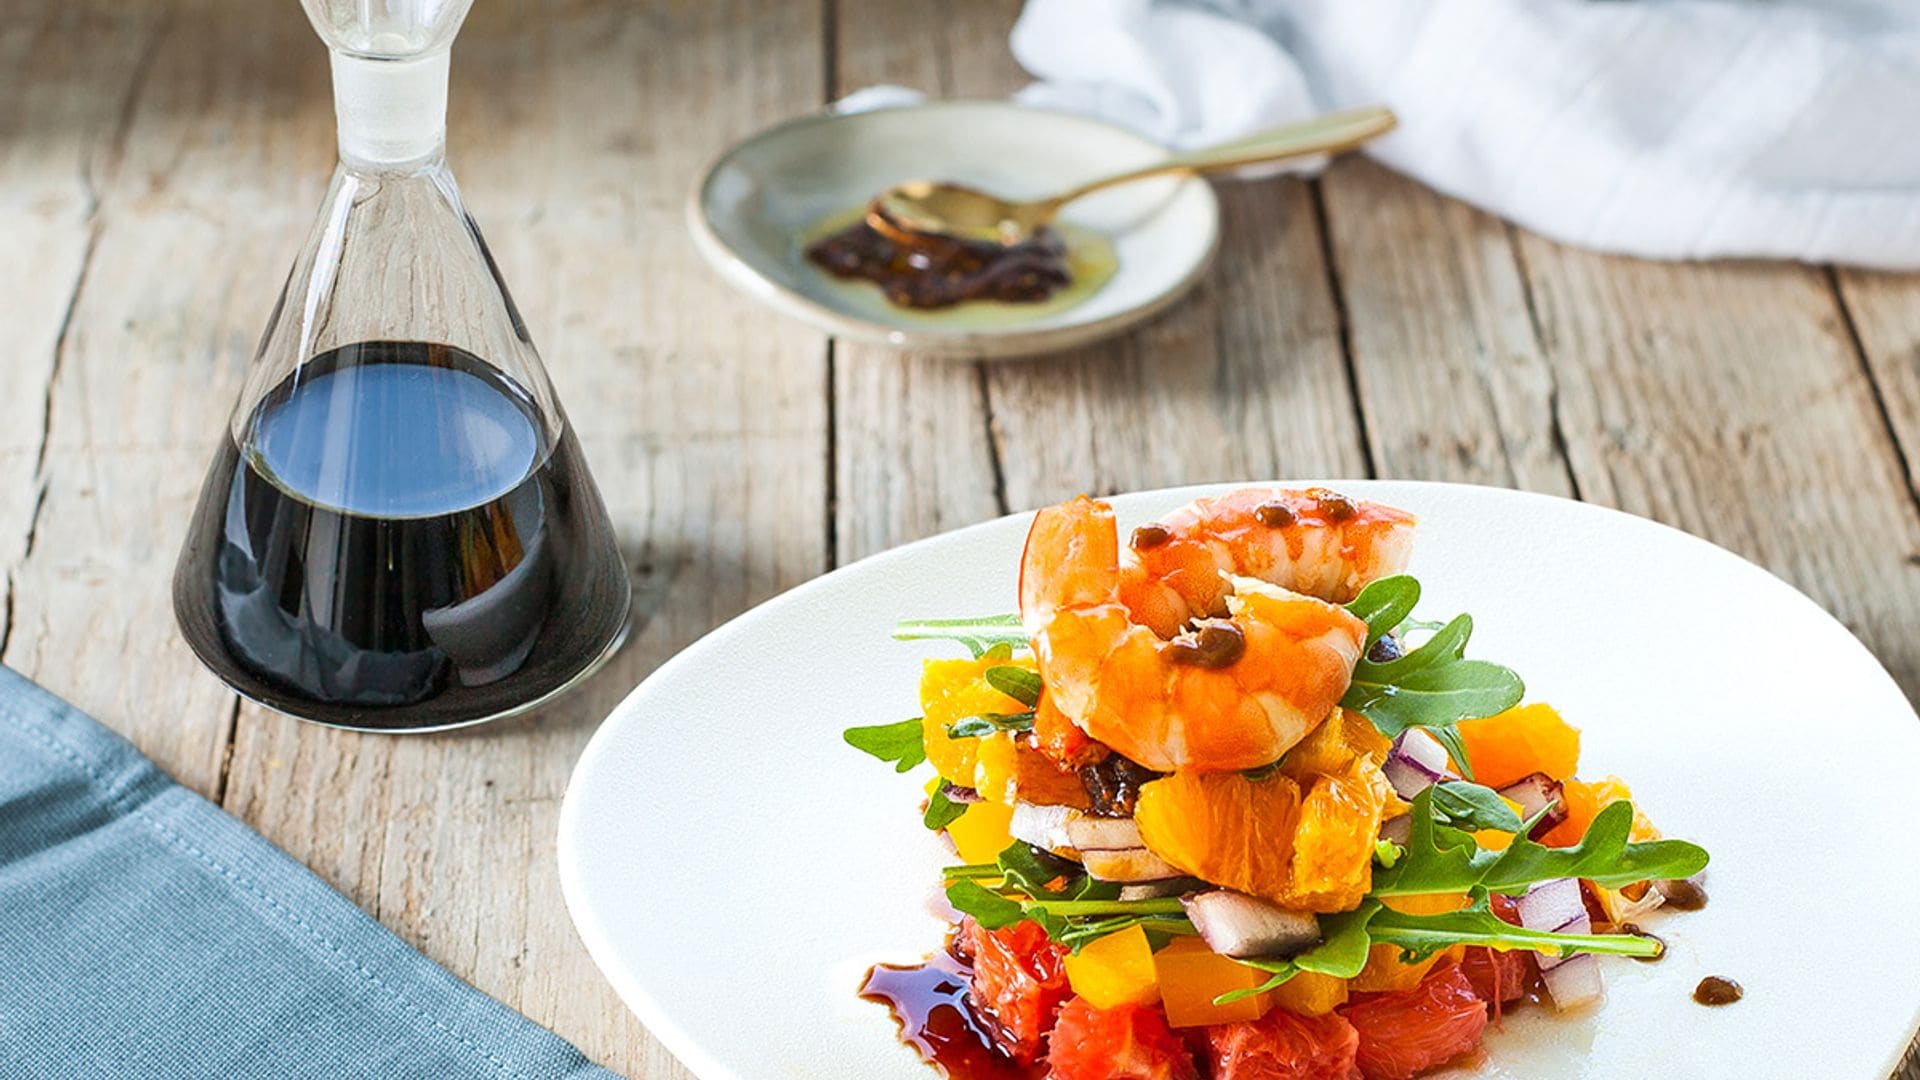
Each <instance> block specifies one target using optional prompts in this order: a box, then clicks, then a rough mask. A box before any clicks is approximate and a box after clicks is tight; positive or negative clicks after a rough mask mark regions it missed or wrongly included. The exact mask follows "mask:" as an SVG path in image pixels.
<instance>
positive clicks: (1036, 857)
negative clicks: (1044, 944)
mask: <svg viewBox="0 0 1920 1080" xmlns="http://www.w3.org/2000/svg"><path fill="white" fill-rule="evenodd" d="M999 866H1000V872H1001V876H1002V877H1004V878H1005V879H1006V882H1007V884H1008V885H1010V886H1012V887H1014V888H1017V889H1019V890H1021V891H1022V892H1025V893H1026V894H1027V895H1028V896H1030V897H1032V898H1034V899H1036V900H1118V899H1119V898H1120V886H1118V885H1115V884H1113V883H1112V882H1107V881H1096V880H1094V879H1093V877H1092V876H1091V875H1089V874H1088V873H1087V872H1086V870H1085V869H1083V868H1082V867H1081V866H1080V864H1079V863H1077V862H1074V861H1072V860H1071V859H1063V858H1061V857H1059V856H1058V855H1055V854H1053V853H1052V852H1050V851H1046V850H1044V849H1042V848H1037V847H1034V846H1032V845H1031V844H1025V843H1020V842H1018V841H1016V842H1015V843H1013V844H1012V845H1011V846H1009V847H1008V848H1007V850H1005V851H1002V852H1001V853H1000V858H999ZM1055 882H1060V883H1061V884H1060V885H1059V887H1057V888H1050V887H1049V886H1052V885H1053V884H1054V883H1055Z"/></svg>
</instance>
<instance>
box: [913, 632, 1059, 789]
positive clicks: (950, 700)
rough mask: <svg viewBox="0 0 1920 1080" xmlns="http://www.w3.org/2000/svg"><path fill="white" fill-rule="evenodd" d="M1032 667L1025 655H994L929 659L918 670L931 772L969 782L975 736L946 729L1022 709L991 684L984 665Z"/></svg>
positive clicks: (922, 724) (922, 729)
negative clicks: (950, 734)
mask: <svg viewBox="0 0 1920 1080" xmlns="http://www.w3.org/2000/svg"><path fill="white" fill-rule="evenodd" d="M1002 664H1005V665H1010V666H1012V667H1019V668H1025V669H1027V670H1029V671H1032V670H1034V661H1033V658H1032V657H1030V656H1016V657H1010V658H1007V659H995V660H984V659H982V660H929V661H927V662H926V665H925V666H924V667H923V668H922V669H921V673H920V712H921V715H922V719H921V721H920V738H921V742H923V743H924V744H925V745H926V751H927V761H928V762H929V763H931V764H932V765H933V769H934V771H935V772H937V773H939V774H940V775H941V776H944V777H946V778H947V779H948V780H950V781H952V782H953V783H955V784H959V785H960V786H961V787H972V786H973V781H974V758H975V752H976V749H977V748H978V746H979V744H980V740H979V739H978V738H963V739H953V738H948V737H947V729H948V728H949V727H951V726H953V725H954V724H957V723H959V722H960V721H962V720H965V719H966V718H967V717H969V716H979V715H981V714H982V713H1017V712H1021V711H1024V710H1025V709H1026V706H1025V705H1022V704H1020V702H1018V701H1016V700H1015V699H1013V698H1010V697H1008V696H1007V695H1005V694H1003V693H1001V692H1000V691H998V690H995V689H994V688H993V686H992V685H991V684H989V683H988V682H987V680H986V671H987V669H988V668H990V667H995V666H998V665H1002Z"/></svg>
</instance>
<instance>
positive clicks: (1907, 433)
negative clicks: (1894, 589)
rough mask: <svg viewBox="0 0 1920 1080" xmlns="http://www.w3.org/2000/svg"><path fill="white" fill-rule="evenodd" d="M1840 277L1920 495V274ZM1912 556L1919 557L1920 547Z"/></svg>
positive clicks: (1855, 272) (1909, 479) (1912, 483)
mask: <svg viewBox="0 0 1920 1080" xmlns="http://www.w3.org/2000/svg"><path fill="white" fill-rule="evenodd" d="M1835 281H1836V284H1837V286H1838V287H1839V290H1840V297H1841V300H1842V301H1843V302H1844V303H1845V305H1846V308H1847V311H1848V314H1849V316H1850V318H1851V320H1852V328H1853V330H1854V332H1855V333H1856V334H1857V335H1858V337H1859V343H1860V349H1861V352H1862V353H1863V354H1864V356H1865V359H1866V362H1867V365H1868V368H1869V370H1870V372H1871V374H1872V377H1873V381H1874V385H1875V387H1876V389H1877V390H1878V392H1879V396H1880V403H1881V406H1882V408H1883V409H1884V410H1885V412H1886V416H1887V423H1888V424H1889V425H1890V426H1891V427H1892V429H1893V433H1894V437H1895V438H1896V439H1897V440H1898V441H1899V446H1900V449H1901V453H1902V457H1903V459H1904V460H1905V462H1906V471H1907V486H1908V489H1909V490H1911V491H1914V492H1916V493H1920V474H1917V473H1915V471H1914V470H1915V468H1916V467H1920V274H1889V273H1875V272H1872V271H1866V270H1840V271H1837V272H1836V274H1835ZM1909 554H1911V555H1912V556H1913V557H1914V558H1915V559H1916V560H1920V551H1917V552H1911V553H1909Z"/></svg>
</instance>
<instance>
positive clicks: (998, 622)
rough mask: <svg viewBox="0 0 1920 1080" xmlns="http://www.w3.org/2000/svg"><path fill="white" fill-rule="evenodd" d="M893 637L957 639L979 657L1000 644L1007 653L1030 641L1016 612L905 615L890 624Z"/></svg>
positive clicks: (904, 639)
mask: <svg viewBox="0 0 1920 1080" xmlns="http://www.w3.org/2000/svg"><path fill="white" fill-rule="evenodd" d="M893 639H894V640H895V641H958V642H959V643H961V644H962V645H965V646H966V647H967V649H968V650H969V651H971V652H972V653H973V655H974V658H975V659H979V658H981V657H984V656H986V655H988V653H989V652H990V651H991V650H993V649H995V648H998V647H1000V646H1002V645H1004V646H1006V647H1007V655H1012V650H1014V649H1025V648H1027V647H1028V646H1029V645H1030V644H1031V642H1030V641H1029V639H1028V638H1027V632H1026V631H1025V630H1024V629H1022V628H1021V626H1020V616H1018V615H983V616H978V617H975V618H965V619H908V620H905V621H903V622H900V623H898V624H896V625H895V626H894V628H893Z"/></svg>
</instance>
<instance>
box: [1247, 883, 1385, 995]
mask: <svg viewBox="0 0 1920 1080" xmlns="http://www.w3.org/2000/svg"><path fill="white" fill-rule="evenodd" d="M1380 910H1381V908H1380V902H1379V901H1378V900H1367V901H1364V902H1363V903H1361V905H1360V906H1359V907H1357V908H1355V909H1354V910H1352V911H1343V912H1340V913H1339V914H1337V915H1322V916H1320V917H1319V918H1320V944H1318V945H1315V946H1314V947H1313V948H1311V949H1308V950H1307V951H1306V952H1303V953H1301V954H1300V955H1298V956H1294V957H1289V958H1288V959H1285V960H1265V959H1260V958H1258V957H1254V958H1249V959H1245V960H1241V961H1239V962H1240V963H1242V964H1244V965H1246V966H1247V967H1250V968H1253V969H1254V970H1256V971H1264V972H1266V973H1267V974H1268V975H1270V976H1272V978H1269V979H1268V980H1267V981H1266V982H1264V983H1261V984H1260V985H1259V986H1253V987H1248V988H1246V989H1242V990H1233V991H1229V992H1227V993H1225V994H1221V995H1220V996H1219V997H1217V998H1214V999H1213V1003H1214V1004H1215V1005H1229V1004H1232V1003H1233V1002H1236V1001H1239V1000H1240V999H1241V998H1249V997H1253V996H1254V995H1255V994H1264V993H1266V992H1267V991H1269V990H1273V989H1275V988H1277V987H1279V986H1281V985H1282V984H1284V983H1285V982H1286V981H1287V980H1288V979H1291V978H1293V977H1294V976H1295V975H1298V974H1300V973H1301V972H1302V971H1313V972H1318V973H1320V974H1322V975H1331V976H1333V977H1335V978H1338V979H1351V978H1353V977H1354V976H1355V975H1358V974H1360V969H1361V968H1363V967H1366V966H1367V952H1368V950H1369V949H1371V948H1372V947H1373V942H1372V940H1371V939H1370V938H1369V936H1368V933H1367V924H1368V923H1369V922H1371V921H1372V919H1373V917H1374V915H1375V914H1376V913H1377V912H1379V911H1380Z"/></svg>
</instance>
